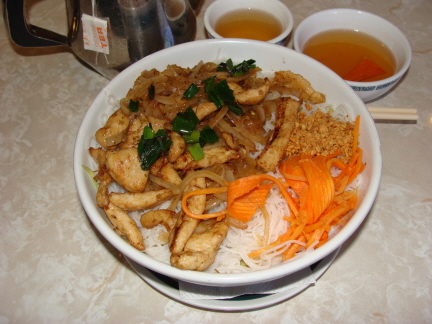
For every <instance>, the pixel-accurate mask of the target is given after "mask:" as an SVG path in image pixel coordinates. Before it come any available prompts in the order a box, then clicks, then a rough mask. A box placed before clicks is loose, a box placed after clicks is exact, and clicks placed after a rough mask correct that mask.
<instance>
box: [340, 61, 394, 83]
mask: <svg viewBox="0 0 432 324" xmlns="http://www.w3.org/2000/svg"><path fill="white" fill-rule="evenodd" d="M385 72H386V71H385V70H383V69H382V68H381V67H380V66H379V65H378V64H376V63H375V62H372V61H371V60H370V59H368V58H366V57H365V58H363V60H361V62H360V63H359V64H358V65H357V66H356V67H354V68H353V69H352V70H351V71H350V73H348V75H346V76H345V77H344V80H347V81H357V82H360V81H363V80H366V79H369V78H372V77H374V76H377V75H381V74H384V73H385Z"/></svg>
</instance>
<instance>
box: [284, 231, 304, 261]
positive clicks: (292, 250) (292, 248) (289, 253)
mask: <svg viewBox="0 0 432 324" xmlns="http://www.w3.org/2000/svg"><path fill="white" fill-rule="evenodd" d="M298 241H300V242H303V243H306V237H305V236H304V235H301V236H300V237H299V238H298ZM302 247H304V246H303V245H301V244H298V243H293V244H291V245H290V246H289V248H288V249H287V250H286V251H285V252H284V253H282V261H286V260H289V259H291V258H292V257H293V256H294V255H295V254H296V253H297V252H298V250H300V249H301V248H302Z"/></svg>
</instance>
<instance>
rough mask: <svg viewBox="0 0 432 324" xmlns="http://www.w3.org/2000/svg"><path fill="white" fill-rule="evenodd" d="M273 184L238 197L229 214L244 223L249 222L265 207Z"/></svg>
mask: <svg viewBox="0 0 432 324" xmlns="http://www.w3.org/2000/svg"><path fill="white" fill-rule="evenodd" d="M272 187H273V185H272V184H268V185H261V186H259V187H257V188H255V189H252V190H251V191H250V192H248V193H247V194H244V195H243V196H241V197H238V198H237V199H236V200H234V201H233V202H232V203H231V205H230V206H229V208H228V210H229V214H230V216H231V217H234V218H236V219H238V220H239V221H242V222H245V223H247V222H249V221H250V219H251V218H252V216H253V215H254V214H255V213H256V211H257V209H258V208H260V207H262V206H264V205H265V203H266V198H267V195H268V193H269V191H270V189H271V188H272Z"/></svg>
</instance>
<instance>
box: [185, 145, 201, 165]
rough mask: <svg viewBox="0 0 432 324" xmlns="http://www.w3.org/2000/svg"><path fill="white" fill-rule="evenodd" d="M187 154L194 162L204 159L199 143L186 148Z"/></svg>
mask: <svg viewBox="0 0 432 324" xmlns="http://www.w3.org/2000/svg"><path fill="white" fill-rule="evenodd" d="M188 150H189V153H190V154H191V155H192V158H193V159H194V160H195V161H199V160H202V159H204V152H203V150H202V148H201V145H200V144H199V143H195V144H193V145H191V146H189V147H188Z"/></svg>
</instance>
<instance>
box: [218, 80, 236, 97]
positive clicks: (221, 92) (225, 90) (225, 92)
mask: <svg viewBox="0 0 432 324" xmlns="http://www.w3.org/2000/svg"><path fill="white" fill-rule="evenodd" d="M213 90H214V91H215V92H216V93H217V94H218V96H219V97H220V98H221V100H223V101H228V102H234V101H235V98H234V91H232V90H231V88H230V87H229V86H228V82H227V80H226V79H224V80H222V81H221V82H219V83H217V84H216V85H215V87H214V89H213Z"/></svg>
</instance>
